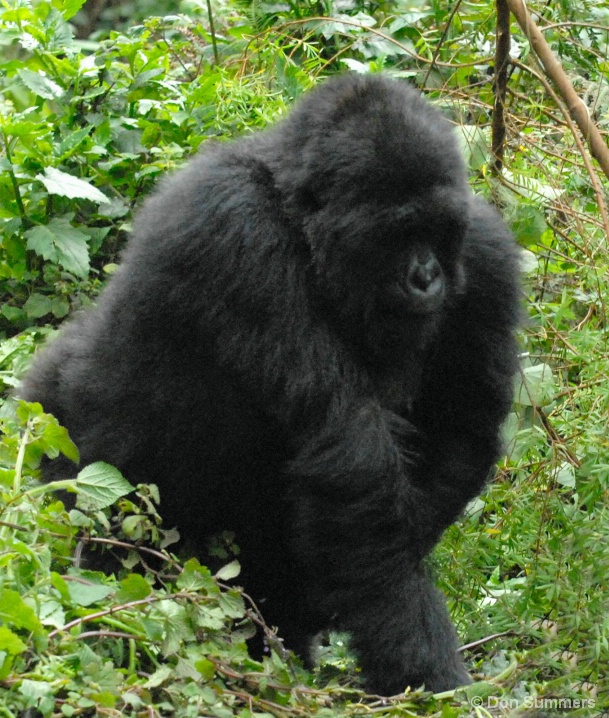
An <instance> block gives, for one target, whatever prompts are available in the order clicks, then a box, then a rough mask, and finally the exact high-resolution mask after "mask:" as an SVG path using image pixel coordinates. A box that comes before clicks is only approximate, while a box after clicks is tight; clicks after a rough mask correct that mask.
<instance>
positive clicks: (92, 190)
mask: <svg viewBox="0 0 609 718" xmlns="http://www.w3.org/2000/svg"><path fill="white" fill-rule="evenodd" d="M36 179H37V180H40V182H42V183H43V184H44V186H45V187H46V188H47V190H48V191H49V192H50V194H58V195H61V196H62V197H69V198H70V199H75V198H79V199H90V200H92V201H93V202H102V203H104V204H107V203H109V202H110V200H109V199H108V198H107V197H106V195H105V194H104V193H103V192H100V191H99V190H98V189H97V187H94V186H93V185H91V184H89V183H88V182H85V180H82V179H79V178H78V177H74V175H70V174H68V173H67V172H62V171H61V170H58V169H56V168H55V167H45V170H44V174H43V175H40V174H38V175H36Z"/></svg>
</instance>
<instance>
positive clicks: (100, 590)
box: [68, 581, 114, 606]
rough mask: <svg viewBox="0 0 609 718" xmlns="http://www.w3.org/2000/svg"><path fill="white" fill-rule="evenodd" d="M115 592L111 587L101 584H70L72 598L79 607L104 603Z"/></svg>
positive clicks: (72, 582)
mask: <svg viewBox="0 0 609 718" xmlns="http://www.w3.org/2000/svg"><path fill="white" fill-rule="evenodd" d="M113 590H114V589H113V588H112V587H111V586H104V585H102V584H101V583H81V581H69V582H68V591H69V592H70V598H71V599H72V601H74V603H75V604H76V605H77V606H90V605H91V604H92V603H98V602H99V601H103V599H104V598H106V596H109V595H110V594H111V593H112V592H113Z"/></svg>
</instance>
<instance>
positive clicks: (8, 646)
mask: <svg viewBox="0 0 609 718" xmlns="http://www.w3.org/2000/svg"><path fill="white" fill-rule="evenodd" d="M26 648H27V645H26V644H25V643H24V642H23V641H22V640H21V639H20V638H19V636H18V635H17V634H16V633H13V632H12V631H11V630H10V629H8V628H7V627H6V626H0V651H6V652H7V653H9V654H10V655H11V656H16V655H17V654H18V653H23V651H25V649H26Z"/></svg>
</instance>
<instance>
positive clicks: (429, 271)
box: [407, 254, 444, 301]
mask: <svg viewBox="0 0 609 718" xmlns="http://www.w3.org/2000/svg"><path fill="white" fill-rule="evenodd" d="M407 282H408V290H409V291H410V292H411V294H412V296H413V297H418V298H419V299H421V300H423V301H427V300H430V301H433V300H434V298H435V297H436V296H438V295H441V294H442V290H443V286H444V282H443V281H442V269H441V268H440V264H439V263H438V260H437V259H436V258H435V257H434V256H433V254H428V255H426V256H424V257H416V258H415V259H414V260H413V262H412V264H411V266H410V268H409V270H408V277H407Z"/></svg>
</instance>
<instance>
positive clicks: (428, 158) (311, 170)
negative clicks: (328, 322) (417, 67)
mask: <svg viewBox="0 0 609 718" xmlns="http://www.w3.org/2000/svg"><path fill="white" fill-rule="evenodd" d="M277 131H278V132H280V133H283V142H282V143H281V144H282V147H290V148H291V150H290V152H289V153H288V157H286V158H284V162H283V163H282V164H281V165H280V167H279V169H278V171H277V172H276V178H277V184H278V186H279V188H280V190H281V191H282V192H283V193H284V197H285V198H286V201H285V205H286V207H288V208H289V211H290V213H291V214H292V216H293V217H294V218H295V219H296V221H298V222H299V223H300V224H301V226H302V227H303V229H304V232H305V235H306V237H307V240H308V242H309V244H310V247H311V250H312V254H313V257H314V263H315V266H316V267H317V269H318V272H319V275H320V277H321V281H320V286H321V291H323V292H324V294H325V296H326V298H327V299H328V300H329V303H330V304H334V306H335V310H336V311H339V312H340V314H341V315H342V316H343V318H344V317H345V314H348V313H350V312H353V311H356V312H357V313H358V317H357V318H358V322H359V326H361V312H362V311H366V312H368V313H370V312H371V311H374V312H375V314H377V315H378V314H382V315H383V317H384V318H385V320H387V317H392V316H394V317H395V319H396V320H397V321H400V320H403V319H404V318H405V317H410V321H411V322H413V327H414V325H415V324H417V325H420V324H421V322H422V321H424V322H425V323H426V324H427V325H431V324H436V323H437V315H438V314H439V313H440V312H441V310H442V308H443V306H445V303H446V301H447V300H448V299H449V298H450V297H451V296H453V295H454V294H455V293H456V292H458V291H459V289H460V288H461V287H462V285H463V282H464V273H463V269H462V265H461V261H460V256H461V247H462V243H463V238H464V235H465V232H466V229H467V224H468V215H469V205H470V192H469V189H468V186H467V179H466V170H465V165H464V162H463V159H462V158H461V156H460V154H459V152H458V150H457V148H456V145H457V143H456V142H455V138H454V136H453V132H452V128H451V126H450V124H449V123H448V121H447V120H446V119H445V118H444V117H442V115H441V114H440V113H439V112H438V111H437V110H435V109H434V108H433V107H432V106H431V105H430V104H429V103H428V102H427V101H426V100H425V99H424V98H423V97H422V96H421V95H420V94H419V93H418V92H417V91H416V90H414V89H413V88H411V87H409V86H408V85H407V84H405V83H401V82H396V81H392V80H389V79H382V78H379V77H378V76H374V77H372V76H363V75H343V76H341V77H339V78H335V79H334V80H331V81H329V82H326V83H324V85H322V86H321V87H320V88H318V89H317V90H316V91H315V92H313V93H311V94H309V95H307V96H306V97H305V98H304V99H303V100H302V101H301V102H300V104H299V105H298V106H297V107H296V109H295V111H294V112H293V113H292V114H291V115H290V116H289V118H288V119H287V120H285V121H284V122H283V123H282V124H281V125H279V127H278V128H277ZM362 288H364V291H362ZM334 290H336V291H334ZM339 292H340V296H339ZM353 297H356V298H358V300H359V306H358V307H354V306H353V303H352V301H351V299H352V298H353ZM362 297H365V298H366V302H365V303H366V306H365V307H364V306H361V305H362Z"/></svg>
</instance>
